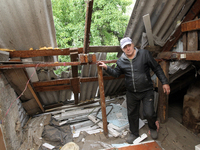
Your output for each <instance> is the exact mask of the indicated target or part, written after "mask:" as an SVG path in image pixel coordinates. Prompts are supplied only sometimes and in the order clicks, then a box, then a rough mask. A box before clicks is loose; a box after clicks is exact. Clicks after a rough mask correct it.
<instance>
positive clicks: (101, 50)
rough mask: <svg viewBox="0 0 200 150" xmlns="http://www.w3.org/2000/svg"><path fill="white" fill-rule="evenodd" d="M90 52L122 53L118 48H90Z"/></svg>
mask: <svg viewBox="0 0 200 150" xmlns="http://www.w3.org/2000/svg"><path fill="white" fill-rule="evenodd" d="M89 51H90V52H122V49H121V48H120V46H90V48H89Z"/></svg>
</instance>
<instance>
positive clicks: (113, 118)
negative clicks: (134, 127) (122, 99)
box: [97, 104, 145, 131]
mask: <svg viewBox="0 0 200 150" xmlns="http://www.w3.org/2000/svg"><path fill="white" fill-rule="evenodd" d="M106 112H107V114H108V115H107V121H108V122H109V125H110V126H111V127H112V128H114V129H115V130H117V131H122V130H123V129H125V128H128V127H129V123H128V116H127V109H126V108H124V107H122V106H121V105H119V104H110V105H108V106H107V107H106ZM97 118H99V119H102V114H101V112H99V114H98V115H97ZM144 125H145V123H144V122H143V121H142V120H141V119H139V129H140V128H141V127H143V126H144Z"/></svg>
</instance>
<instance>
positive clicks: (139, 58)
mask: <svg viewBox="0 0 200 150" xmlns="http://www.w3.org/2000/svg"><path fill="white" fill-rule="evenodd" d="M135 50H136V54H135V57H134V58H133V59H132V62H131V61H130V60H129V59H128V58H127V56H126V55H125V54H124V53H123V54H122V56H121V57H120V58H119V59H118V60H117V66H116V67H115V68H114V69H112V68H111V67H109V66H108V67H107V70H106V72H107V73H108V74H110V75H112V76H114V77H119V76H120V75H121V74H124V75H125V85H126V89H127V90H128V91H130V92H144V91H147V90H152V89H153V82H152V80H151V76H150V69H152V71H153V72H154V73H155V74H156V75H157V77H158V78H159V80H160V81H161V83H162V84H168V80H167V78H166V76H165V74H164V72H163V70H162V68H161V67H160V65H159V64H158V63H157V62H156V60H155V59H154V58H153V57H152V55H151V54H150V52H149V51H148V50H144V49H139V50H138V49H137V48H135Z"/></svg>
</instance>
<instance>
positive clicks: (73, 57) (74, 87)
mask: <svg viewBox="0 0 200 150" xmlns="http://www.w3.org/2000/svg"><path fill="white" fill-rule="evenodd" d="M70 58H71V61H72V62H76V61H77V60H78V53H77V52H76V53H72V52H71V53H70ZM71 68H72V77H73V79H72V80H70V82H71V87H72V91H73V93H74V103H75V104H78V102H79V97H78V93H80V82H79V78H78V66H71Z"/></svg>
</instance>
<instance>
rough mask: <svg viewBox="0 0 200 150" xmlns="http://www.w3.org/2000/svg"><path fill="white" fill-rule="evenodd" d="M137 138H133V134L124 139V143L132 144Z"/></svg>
mask: <svg viewBox="0 0 200 150" xmlns="http://www.w3.org/2000/svg"><path fill="white" fill-rule="evenodd" d="M137 138H138V136H135V135H134V134H130V135H129V137H128V138H127V139H126V142H127V143H128V144H133V141H134V140H135V139H137Z"/></svg>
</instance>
